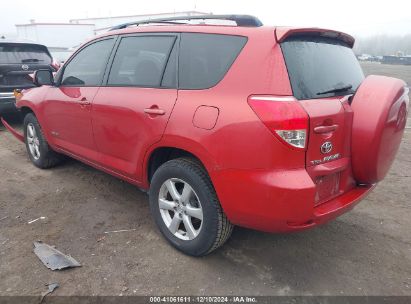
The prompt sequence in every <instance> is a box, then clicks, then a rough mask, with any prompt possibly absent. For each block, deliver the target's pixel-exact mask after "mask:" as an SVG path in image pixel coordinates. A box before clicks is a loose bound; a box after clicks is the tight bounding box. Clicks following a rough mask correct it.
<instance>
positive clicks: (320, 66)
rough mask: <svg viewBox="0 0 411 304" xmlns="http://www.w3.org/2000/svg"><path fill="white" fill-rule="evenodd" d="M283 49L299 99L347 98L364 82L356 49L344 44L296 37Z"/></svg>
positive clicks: (294, 90) (283, 44)
mask: <svg viewBox="0 0 411 304" xmlns="http://www.w3.org/2000/svg"><path fill="white" fill-rule="evenodd" d="M281 49H282V51H283V54H284V58H285V62H286V65H287V70H288V75H289V77H290V81H291V86H292V89H293V93H294V96H295V97H296V98H297V99H313V98H322V97H330V96H339V95H346V94H347V93H352V92H355V90H356V89H357V88H358V86H359V85H360V84H361V82H362V80H363V79H364V74H363V72H362V70H361V67H360V65H359V63H358V61H357V58H356V57H355V55H354V53H353V51H352V49H351V48H350V47H349V46H348V45H347V44H345V43H344V42H342V41H339V40H336V39H332V38H325V37H313V36H295V37H290V38H289V39H287V40H286V41H285V42H283V43H281ZM333 90H334V92H330V91H333ZM327 92H329V93H327Z"/></svg>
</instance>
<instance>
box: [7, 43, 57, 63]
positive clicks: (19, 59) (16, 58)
mask: <svg viewBox="0 0 411 304" xmlns="http://www.w3.org/2000/svg"><path fill="white" fill-rule="evenodd" d="M14 63H42V64H51V57H50V55H49V54H48V51H47V48H46V47H45V46H42V45H35V44H13V43H10V44H3V43H0V64H14Z"/></svg>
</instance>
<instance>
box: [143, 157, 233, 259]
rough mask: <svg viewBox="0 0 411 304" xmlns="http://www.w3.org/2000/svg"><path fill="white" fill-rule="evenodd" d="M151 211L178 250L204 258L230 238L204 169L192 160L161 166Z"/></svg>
mask: <svg viewBox="0 0 411 304" xmlns="http://www.w3.org/2000/svg"><path fill="white" fill-rule="evenodd" d="M149 197H150V209H151V213H152V215H153V217H154V220H155V222H156V224H157V226H158V227H159V229H160V231H161V233H162V234H163V235H164V237H165V238H166V239H167V240H168V241H169V242H170V243H171V244H172V245H173V246H174V247H175V248H177V249H178V250H180V251H182V252H184V253H185V254H188V255H191V256H204V255H207V254H209V253H211V252H212V251H214V250H215V249H217V248H218V247H220V246H221V245H223V244H224V243H225V242H226V241H227V239H228V238H229V237H230V235H231V232H232V230H233V225H232V224H231V223H230V222H229V220H228V219H227V217H226V216H225V214H224V212H223V210H222V208H221V205H220V203H219V201H218V198H217V195H216V193H215V190H214V187H213V185H212V183H211V181H210V178H209V177H208V174H207V173H206V171H205V170H204V169H203V167H202V166H201V165H200V164H198V163H197V162H195V161H194V160H191V159H186V158H180V159H174V160H170V161H168V162H166V163H164V164H163V165H162V166H160V168H158V169H157V171H156V172H155V173H154V175H153V178H152V180H151V186H150V192H149Z"/></svg>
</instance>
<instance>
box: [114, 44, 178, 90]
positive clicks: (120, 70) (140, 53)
mask: <svg viewBox="0 0 411 304" xmlns="http://www.w3.org/2000/svg"><path fill="white" fill-rule="evenodd" d="M175 40H176V36H139V37H124V38H122V39H121V42H120V45H119V47H118V50H117V52H116V56H115V57H114V61H113V65H112V67H111V71H110V75H109V78H108V83H107V84H108V85H113V86H138V87H159V86H161V81H162V78H163V74H164V70H165V67H166V64H167V62H168V60H169V56H170V53H171V50H172V48H173V45H174V42H175ZM170 64H175V61H174V62H173V63H170ZM170 69H172V68H170ZM174 71H175V69H174ZM169 76H170V77H171V75H169ZM174 77H175V73H174ZM167 81H168V83H167V86H168V85H172V84H173V79H169V78H167ZM174 83H175V81H174Z"/></svg>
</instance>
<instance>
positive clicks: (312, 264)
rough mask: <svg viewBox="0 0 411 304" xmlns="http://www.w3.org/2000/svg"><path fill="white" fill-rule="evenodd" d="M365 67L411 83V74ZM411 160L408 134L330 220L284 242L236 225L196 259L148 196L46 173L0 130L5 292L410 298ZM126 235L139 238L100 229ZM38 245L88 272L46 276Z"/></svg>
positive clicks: (113, 184) (94, 177)
mask: <svg viewBox="0 0 411 304" xmlns="http://www.w3.org/2000/svg"><path fill="white" fill-rule="evenodd" d="M364 68H365V70H366V72H367V73H381V74H388V75H393V76H397V77H401V78H403V79H406V80H407V82H408V83H409V84H410V83H411V67H401V66H383V65H378V64H365V65H364ZM409 124H410V122H409ZM410 155H411V129H408V130H407V131H406V133H405V136H404V140H403V143H402V145H401V149H400V152H399V154H398V157H397V159H396V161H395V163H394V165H393V167H392V169H391V171H390V174H389V176H388V177H387V178H386V179H385V180H384V181H383V182H381V183H380V184H379V185H378V186H377V188H376V189H375V191H374V192H373V193H372V194H371V195H370V196H369V197H368V198H367V199H365V200H364V201H363V202H362V203H360V204H359V205H358V206H357V207H356V208H355V209H354V210H353V211H351V212H349V213H348V214H345V215H343V216H341V217H340V218H338V219H337V220H335V221H333V222H331V223H329V224H326V225H324V226H321V227H318V228H315V229H312V230H309V231H305V232H300V233H295V234H286V235H280V234H267V233H261V232H256V231H252V230H247V229H242V228H236V229H235V230H234V233H233V236H232V237H231V239H230V240H229V242H228V243H227V244H226V245H225V246H224V247H223V248H221V249H220V250H218V251H217V252H215V253H214V254H212V255H210V256H207V257H204V258H191V257H187V256H185V255H182V254H180V253H179V252H177V251H176V250H174V249H173V248H172V247H170V246H169V245H168V244H167V243H166V241H165V240H164V239H163V238H162V237H161V235H160V234H159V232H158V231H157V229H156V227H155V225H154V223H153V221H152V220H151V217H150V214H149V207H148V199H147V196H146V194H144V193H142V192H140V191H139V190H137V189H136V188H135V187H133V186H131V185H129V184H127V183H125V182H122V181H120V180H118V179H116V178H114V177H111V176H109V175H107V174H104V173H102V172H99V171H97V170H94V169H92V168H90V167H88V166H86V165H83V164H81V163H79V162H77V161H74V160H70V161H68V162H66V163H65V164H64V165H62V166H59V167H57V168H54V169H51V170H39V169H37V168H35V167H34V166H33V165H31V164H30V162H29V160H28V158H27V156H26V151H25V147H24V146H23V145H22V144H21V143H19V142H18V141H17V140H15V139H14V138H13V137H12V136H11V135H10V134H9V133H8V132H6V131H4V128H3V127H0V175H1V177H2V178H1V179H0V296H4V295H40V294H41V292H43V291H44V290H45V286H44V284H46V283H52V282H58V283H59V284H60V288H59V289H57V290H56V291H55V292H54V294H55V295H120V294H123V295H147V294H155V295H158V294H166V295H179V294H185V295H231V294H234V295H239V294H247V295H411V287H410V286H411V233H410V227H411V216H410V214H411V204H410V199H409V198H410V196H411V190H410V183H411V173H410V172H411V161H410ZM41 216H44V217H45V219H44V220H38V221H36V222H34V223H32V224H28V222H29V221H31V220H33V219H36V218H39V217H41ZM120 229H135V230H132V231H127V232H119V233H109V234H105V233H104V232H106V231H112V230H120ZM36 240H42V241H44V242H46V243H48V244H50V245H55V246H56V247H57V248H58V249H59V250H61V251H62V252H64V253H67V254H70V255H72V256H73V257H74V258H76V259H77V260H78V261H79V262H80V263H82V265H83V267H81V268H76V269H70V270H64V271H51V270H49V269H47V268H46V267H45V266H44V265H43V264H42V263H41V262H40V261H39V260H38V258H37V257H36V256H35V255H34V253H33V241H36Z"/></svg>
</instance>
